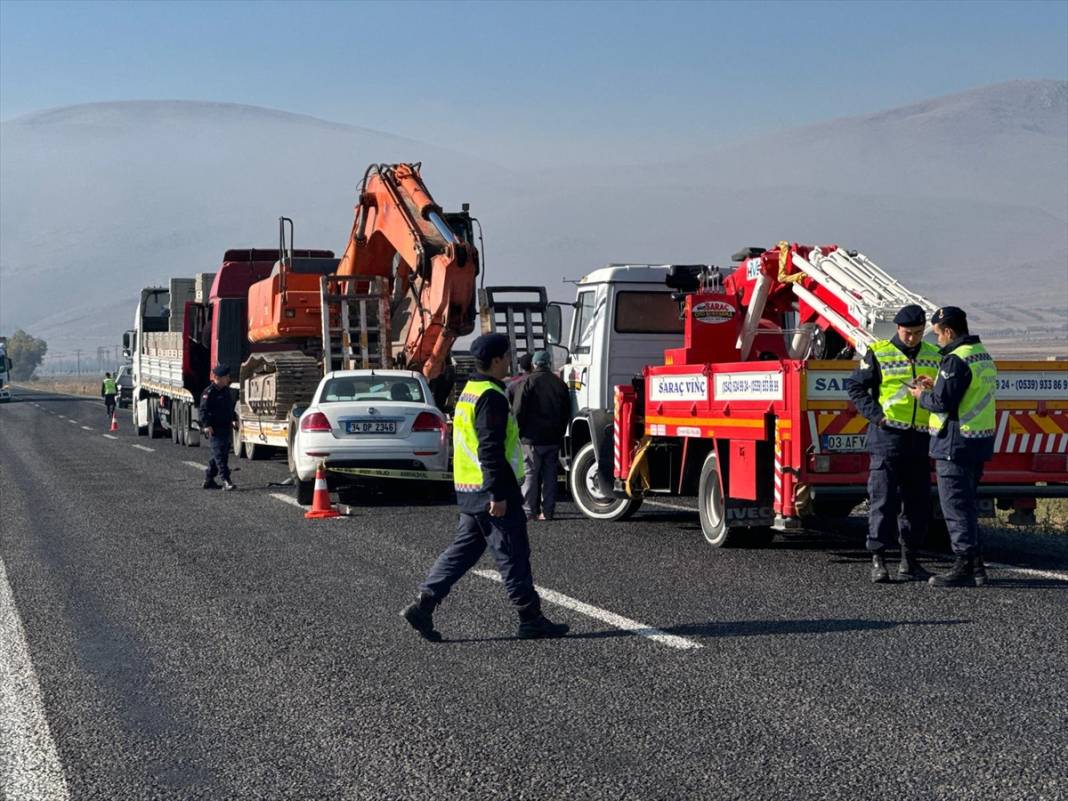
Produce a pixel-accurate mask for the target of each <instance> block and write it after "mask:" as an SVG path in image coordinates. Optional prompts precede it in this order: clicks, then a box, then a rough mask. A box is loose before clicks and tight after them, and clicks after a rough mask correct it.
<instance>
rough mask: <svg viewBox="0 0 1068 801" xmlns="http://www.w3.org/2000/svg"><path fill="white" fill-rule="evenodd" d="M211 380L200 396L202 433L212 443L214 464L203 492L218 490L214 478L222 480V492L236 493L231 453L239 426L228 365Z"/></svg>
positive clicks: (206, 473)
mask: <svg viewBox="0 0 1068 801" xmlns="http://www.w3.org/2000/svg"><path fill="white" fill-rule="evenodd" d="M211 376H212V380H211V383H210V384H209V385H208V388H207V389H205V390H204V392H203V394H201V396H200V430H201V431H203V432H204V433H205V434H206V435H207V436H208V437H209V439H210V442H211V461H210V462H208V469H207V471H206V472H205V474H204V489H219V485H218V484H216V483H215V476H221V477H222V482H223V483H222V488H223V489H226V490H235V489H237V487H236V486H234V482H232V481H231V480H230V449H231V442H232V439H233V429H234V428H235V427H236V426H237V415H235V414H234V406H235V405H236V401H237V398H236V397H235V396H234V393H233V391H232V390H231V389H230V368H229V367H228V366H227V365H225V364H219V365H216V366H215V369H213V370H212V371H211Z"/></svg>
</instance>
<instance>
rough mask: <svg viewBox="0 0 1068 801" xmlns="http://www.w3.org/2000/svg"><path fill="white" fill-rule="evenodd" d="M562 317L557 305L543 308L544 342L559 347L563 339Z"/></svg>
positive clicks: (553, 304)
mask: <svg viewBox="0 0 1068 801" xmlns="http://www.w3.org/2000/svg"><path fill="white" fill-rule="evenodd" d="M563 332H564V315H563V311H562V310H561V309H560V304H559V303H550V304H549V305H548V306H546V307H545V341H546V342H548V343H549V344H550V345H559V344H560V343H561V341H562V339H563Z"/></svg>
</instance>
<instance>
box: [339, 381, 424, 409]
mask: <svg viewBox="0 0 1068 801" xmlns="http://www.w3.org/2000/svg"><path fill="white" fill-rule="evenodd" d="M342 401H378V402H382V403H426V398H425V397H424V395H423V386H422V384H420V383H419V381H418V380H416V379H414V378H405V377H399V376H370V375H368V376H362V375H360V376H352V377H344V376H342V377H339V378H331V379H330V380H329V381H327V382H326V384H325V385H324V386H323V391H322V392H321V393H320V395H319V402H320V403H339V402H342Z"/></svg>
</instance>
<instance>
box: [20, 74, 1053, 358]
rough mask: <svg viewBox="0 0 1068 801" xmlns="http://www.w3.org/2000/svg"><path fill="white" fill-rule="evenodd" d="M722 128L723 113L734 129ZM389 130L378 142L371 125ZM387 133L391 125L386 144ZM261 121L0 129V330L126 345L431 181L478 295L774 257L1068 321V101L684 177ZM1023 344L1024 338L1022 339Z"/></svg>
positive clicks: (145, 113) (1036, 85) (748, 152)
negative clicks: (810, 253) (382, 196)
mask: <svg viewBox="0 0 1068 801" xmlns="http://www.w3.org/2000/svg"><path fill="white" fill-rule="evenodd" d="M724 113H729V111H725V112H724ZM376 122H379V121H376ZM383 125H384V126H386V125H388V123H383ZM462 151H463V144H462V143H457V144H456V146H455V149H449V148H444V147H441V146H438V145H430V144H425V143H422V142H417V141H412V140H410V139H405V138H402V137H398V136H394V135H391V134H388V133H383V132H379V131H375V130H370V129H364V128H356V127H352V126H347V125H339V124H335V123H331V122H326V121H323V120H319V119H315V118H312V117H306V116H301V115H295V114H288V113H285V112H280V111H273V110H268V109H262V108H254V107H249V106H240V105H230V104H217V103H198V102H179V101H159V102H155V101H146V102H125V103H99V104H90V105H83V106H73V107H68V108H61V109H54V110H50V111H44V112H40V113H35V114H30V115H27V116H23V117H19V118H16V119H13V120H10V121H7V122H4V123H2V125H0V332H9V331H10V330H12V329H13V328H15V327H16V326H21V327H24V328H26V329H27V330H29V331H30V332H31V333H33V334H34V335H35V336H40V337H44V338H45V339H47V340H48V341H49V342H50V344H51V346H52V350H53V352H58V351H63V350H72V349H73V348H75V347H80V348H85V349H90V348H95V347H96V346H97V345H113V344H114V343H116V342H117V341H118V340H119V337H120V335H121V332H122V331H123V330H125V329H126V328H128V327H129V325H130V322H131V319H132V315H133V305H134V298H135V295H136V292H137V290H138V289H139V288H140V287H142V286H146V285H149V284H153V283H157V282H161V281H164V280H165V279H166V278H167V277H169V276H172V275H192V274H193V273H195V272H201V271H211V270H213V269H215V267H216V265H217V264H218V261H219V259H220V257H221V255H222V253H223V251H224V250H226V249H227V248H231V247H252V246H259V247H269V246H272V245H273V244H274V243H276V242H277V226H276V219H277V217H278V216H279V215H280V214H286V215H288V216H291V217H293V218H294V219H295V220H296V239H297V245H298V246H301V247H313V246H314V247H330V248H333V249H335V250H337V251H340V250H342V249H343V248H344V245H345V238H346V236H347V235H348V232H349V228H350V225H351V221H352V205H353V202H354V199H355V191H356V185H357V183H358V182H359V179H360V177H361V176H362V174H363V171H364V169H365V168H366V166H367V165H368V164H369V163H371V162H373V161H397V160H412V161H422V162H423V163H424V168H423V174H424V177H425V179H426V181H427V184H428V186H429V187H430V190H431V191H432V192H433V193H434V195H435V197H436V199H437V200H438V201H439V202H440V203H441V204H442V205H443V206H445V207H446V208H457V207H459V204H460V203H461V202H464V201H467V202H470V203H471V206H472V211H473V212H474V213H475V214H476V215H477V216H478V217H479V218H480V219H481V221H482V223H483V225H484V228H485V232H486V247H485V253H484V255H485V264H486V266H487V269H488V274H487V282H488V283H544V284H547V285H548V286H549V287H550V293H551V294H552V295H553V296H554V297H556V298H558V299H565V298H568V297H569V296H570V295H571V288H570V287H569V286H567V285H565V284H563V283H562V282H561V281H562V279H563V278H577V277H579V276H581V275H582V274H584V273H586V272H588V271H590V270H591V269H593V268H595V267H597V266H600V265H601V264H604V263H605V262H609V261H628V260H629V261H656V262H663V261H681V262H697V261H702V262H704V261H710V262H715V263H719V264H726V263H727V262H728V260H729V256H730V254H731V253H732V252H734V251H735V250H736V249H737V248H738V247H740V246H742V245H749V244H760V245H764V246H769V245H771V244H774V243H775V242H777V241H779V240H780V239H791V240H798V241H808V242H839V243H842V244H845V245H848V246H850V247H854V248H857V249H859V250H862V251H863V252H865V253H866V254H867V255H868V256H870V257H871V258H873V259H875V260H876V261H877V262H879V263H880V264H882V265H883V266H884V267H885V268H886V269H888V270H889V271H890V272H892V273H893V274H894V275H895V276H897V277H899V278H901V280H902V281H904V282H905V283H906V284H908V285H909V286H911V287H912V288H914V289H916V290H917V291H920V292H923V293H925V294H927V295H928V296H929V297H930V298H931V299H932V300H934V301H935V302H936V303H951V302H952V303H958V304H961V305H970V306H972V307H973V308H974V309H975V310H976V312H977V317H978V318H979V319H982V321H983V324H984V325H986V326H988V327H997V325H998V324H999V317H1000V315H999V310H1000V309H1002V308H1003V305H1004V304H1006V303H1011V305H1012V306H1013V307H1014V308H1015V310H1016V311H1015V312H1013V313H1012V314H1013V315H1014V317H1013V319H1015V320H1018V321H1019V322H1018V323H1016V324H1014V325H1022V326H1025V327H1026V326H1027V325H1028V324H1034V325H1036V326H1053V327H1054V328H1056V327H1057V326H1060V325H1063V324H1065V323H1066V322H1068V84H1066V83H1065V82H1062V81H1017V82H1012V83H1006V84H999V85H996V86H990V87H984V88H980V89H975V90H972V91H969V92H965V93H962V94H957V95H952V96H949V97H943V98H938V99H934V100H930V101H926V102H923V103H919V104H916V105H912V106H908V107H904V108H899V109H893V110H890V111H885V112H881V113H878V114H869V115H865V116H861V117H851V118H844V119H838V120H831V121H828V122H825V123H821V124H819V125H811V126H807V127H801V128H790V129H786V130H783V131H781V132H779V133H775V134H773V135H768V136H764V137H760V138H753V139H749V140H746V141H740V142H736V143H733V144H731V145H728V146H723V147H718V148H715V149H712V150H710V151H709V152H708V153H705V154H702V155H700V156H698V157H693V158H688V159H686V160H685V161H683V160H680V159H677V158H674V157H673V156H672V155H671V154H665V157H664V159H663V160H662V163H659V164H648V165H625V166H611V165H596V164H591V165H584V166H582V167H581V168H559V169H551V170H531V169H525V168H524V167H523V165H515V164H510V165H503V166H502V165H498V164H494V163H490V162H488V161H485V160H483V159H480V158H479V157H478V156H477V155H471V154H465V153H463V152H462ZM1009 327H1012V326H1009Z"/></svg>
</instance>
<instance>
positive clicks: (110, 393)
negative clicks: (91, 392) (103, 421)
mask: <svg viewBox="0 0 1068 801" xmlns="http://www.w3.org/2000/svg"><path fill="white" fill-rule="evenodd" d="M118 394H119V384H118V382H117V381H116V380H115V379H114V378H112V377H111V373H104V380H103V381H102V382H101V383H100V395H101V397H102V398H103V399H104V411H105V412H107V415H108V417H111V416H112V415H113V414H115V396H116V395H118Z"/></svg>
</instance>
